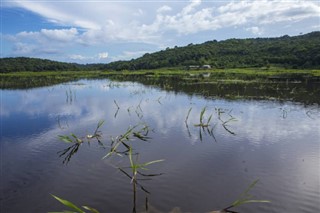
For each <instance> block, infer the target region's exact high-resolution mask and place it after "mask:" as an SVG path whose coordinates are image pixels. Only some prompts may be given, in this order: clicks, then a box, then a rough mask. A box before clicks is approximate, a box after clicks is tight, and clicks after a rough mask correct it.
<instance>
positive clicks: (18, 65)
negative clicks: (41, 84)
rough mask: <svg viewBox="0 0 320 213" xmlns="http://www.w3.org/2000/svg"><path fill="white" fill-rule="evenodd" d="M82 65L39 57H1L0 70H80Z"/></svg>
mask: <svg viewBox="0 0 320 213" xmlns="http://www.w3.org/2000/svg"><path fill="white" fill-rule="evenodd" d="M83 68H84V67H83V65H79V64H75V63H63V62H57V61H51V60H47V59H39V58H27V57H18V58H1V59H0V72H2V73H3V72H23V71H56V70H70V71H71V70H80V69H83Z"/></svg>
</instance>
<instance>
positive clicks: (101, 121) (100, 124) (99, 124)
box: [97, 120, 104, 129]
mask: <svg viewBox="0 0 320 213" xmlns="http://www.w3.org/2000/svg"><path fill="white" fill-rule="evenodd" d="M103 123H104V120H100V121H99V123H98V126H97V129H99V128H100V127H101V126H102V125H103Z"/></svg>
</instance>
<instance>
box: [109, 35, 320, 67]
mask: <svg viewBox="0 0 320 213" xmlns="http://www.w3.org/2000/svg"><path fill="white" fill-rule="evenodd" d="M319 40H320V32H312V33H309V34H305V35H300V36H293V37H289V36H287V35H286V36H282V37H279V38H255V39H228V40H225V41H215V40H213V41H208V42H205V43H203V44H196V45H193V44H189V45H188V46H186V47H174V48H167V49H166V50H162V51H160V52H156V53H152V54H149V53H147V54H145V55H144V56H143V57H140V58H137V59H134V60H131V61H117V62H112V63H109V64H107V65H105V66H104V69H109V70H141V69H158V68H164V67H167V68H168V67H180V68H188V67H189V66H190V65H193V67H192V68H196V67H195V66H202V65H210V66H211V67H213V68H248V67H266V68H268V67H269V66H270V65H271V66H272V65H274V66H281V67H285V68H304V69H305V68H319V67H320V43H319ZM189 68H190V67H189Z"/></svg>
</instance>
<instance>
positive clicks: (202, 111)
mask: <svg viewBox="0 0 320 213" xmlns="http://www.w3.org/2000/svg"><path fill="white" fill-rule="evenodd" d="M206 108H207V107H204V108H203V109H202V110H201V112H200V124H201V123H202V120H203V115H204V113H205V111H206Z"/></svg>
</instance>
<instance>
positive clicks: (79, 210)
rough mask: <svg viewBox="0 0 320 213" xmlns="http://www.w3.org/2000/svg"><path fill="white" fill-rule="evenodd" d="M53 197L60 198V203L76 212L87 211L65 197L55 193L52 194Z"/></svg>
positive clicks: (82, 212)
mask: <svg viewBox="0 0 320 213" xmlns="http://www.w3.org/2000/svg"><path fill="white" fill-rule="evenodd" d="M51 196H52V197H54V198H55V199H56V200H58V201H59V202H60V203H62V204H63V205H65V206H67V207H69V208H71V209H73V210H75V211H76V212H78V213H85V212H84V211H82V210H81V209H80V208H79V207H77V206H76V205H74V204H73V203H71V202H70V201H68V200H64V199H61V198H59V197H57V196H55V195H51Z"/></svg>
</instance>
